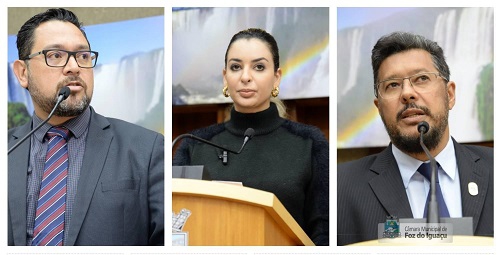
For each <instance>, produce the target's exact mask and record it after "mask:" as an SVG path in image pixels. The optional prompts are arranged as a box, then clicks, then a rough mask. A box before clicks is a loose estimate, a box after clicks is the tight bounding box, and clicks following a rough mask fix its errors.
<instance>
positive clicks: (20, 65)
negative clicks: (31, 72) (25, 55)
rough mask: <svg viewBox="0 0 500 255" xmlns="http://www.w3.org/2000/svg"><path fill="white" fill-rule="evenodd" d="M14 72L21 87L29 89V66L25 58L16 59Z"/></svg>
mask: <svg viewBox="0 0 500 255" xmlns="http://www.w3.org/2000/svg"><path fill="white" fill-rule="evenodd" d="M14 74H15V75H16V77H17V80H18V81H19V84H21V87H23V88H25V89H28V66H27V64H26V62H24V61H23V60H16V61H14Z"/></svg>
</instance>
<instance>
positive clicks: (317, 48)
mask: <svg viewBox="0 0 500 255" xmlns="http://www.w3.org/2000/svg"><path fill="white" fill-rule="evenodd" d="M328 43H329V37H328V36H325V38H323V40H321V41H319V42H318V43H316V44H313V45H312V46H311V47H308V48H307V49H304V50H302V51H300V52H298V53H297V54H295V55H294V56H293V57H292V58H290V59H288V61H286V62H285V63H284V64H280V66H281V70H282V74H281V75H282V77H283V79H287V78H289V77H291V76H293V75H294V74H297V73H299V74H300V73H301V70H304V69H307V68H308V67H309V66H311V65H313V64H316V61H313V60H317V59H318V58H319V57H320V55H321V53H322V52H323V51H324V50H325V49H328Z"/></svg>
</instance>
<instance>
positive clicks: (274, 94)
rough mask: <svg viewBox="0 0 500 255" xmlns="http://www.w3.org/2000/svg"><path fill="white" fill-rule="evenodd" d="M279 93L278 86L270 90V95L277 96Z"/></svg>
mask: <svg viewBox="0 0 500 255" xmlns="http://www.w3.org/2000/svg"><path fill="white" fill-rule="evenodd" d="M279 93H280V88H279V87H275V88H274V89H273V90H272V91H271V96H273V97H277V96H278V94H279Z"/></svg>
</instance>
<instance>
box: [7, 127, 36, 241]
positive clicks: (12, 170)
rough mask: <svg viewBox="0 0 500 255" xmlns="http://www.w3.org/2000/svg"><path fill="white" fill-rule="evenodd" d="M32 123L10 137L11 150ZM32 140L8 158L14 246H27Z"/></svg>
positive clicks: (27, 140)
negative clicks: (27, 188)
mask: <svg viewBox="0 0 500 255" xmlns="http://www.w3.org/2000/svg"><path fill="white" fill-rule="evenodd" d="M30 129H31V122H30V123H29V124H26V125H24V126H22V127H20V128H19V129H18V130H17V131H16V132H15V133H13V134H12V137H9V140H10V141H9V148H11V147H12V146H13V145H14V144H16V143H17V142H18V141H19V139H20V138H22V137H24V136H25V135H26V134H27V133H29V131H30ZM30 146H31V140H30V138H28V139H26V141H24V142H23V143H22V144H21V145H19V147H17V149H15V150H14V151H12V152H11V154H10V155H9V156H8V162H9V165H8V169H9V170H8V173H9V174H8V197H9V198H8V200H9V202H8V203H9V206H8V207H9V214H10V220H11V222H10V226H9V227H11V228H12V232H13V233H12V234H13V237H14V240H13V241H14V245H26V203H27V202H26V183H27V178H28V164H29V155H30Z"/></svg>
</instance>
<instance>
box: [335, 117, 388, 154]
mask: <svg viewBox="0 0 500 255" xmlns="http://www.w3.org/2000/svg"><path fill="white" fill-rule="evenodd" d="M378 119H379V114H378V109H377V107H370V110H369V111H368V112H366V113H365V114H363V115H361V116H359V117H357V118H356V119H354V121H353V122H352V123H351V124H350V125H349V126H348V127H347V128H345V129H344V130H339V131H338V132H339V133H338V134H337V147H338V148H343V147H346V146H349V145H350V144H352V143H353V141H354V140H357V139H360V137H361V138H362V133H363V131H365V130H367V129H368V128H369V127H371V126H372V125H374V124H375V122H376V121H377V120H378ZM362 139H365V138H362Z"/></svg>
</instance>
